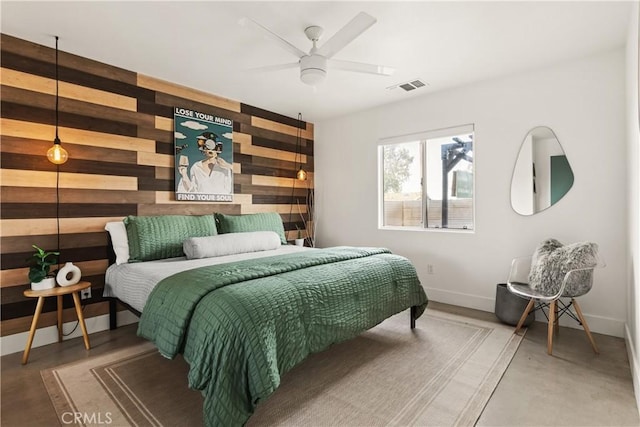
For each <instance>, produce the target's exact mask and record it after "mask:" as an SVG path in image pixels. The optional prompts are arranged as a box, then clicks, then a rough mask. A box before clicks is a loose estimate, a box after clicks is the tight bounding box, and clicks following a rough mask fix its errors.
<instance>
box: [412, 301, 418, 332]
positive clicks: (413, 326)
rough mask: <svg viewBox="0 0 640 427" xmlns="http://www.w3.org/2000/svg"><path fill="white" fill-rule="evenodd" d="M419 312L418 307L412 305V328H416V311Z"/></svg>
mask: <svg viewBox="0 0 640 427" xmlns="http://www.w3.org/2000/svg"><path fill="white" fill-rule="evenodd" d="M417 312H418V307H417V306H415V305H413V306H411V329H415V328H416V313H417Z"/></svg>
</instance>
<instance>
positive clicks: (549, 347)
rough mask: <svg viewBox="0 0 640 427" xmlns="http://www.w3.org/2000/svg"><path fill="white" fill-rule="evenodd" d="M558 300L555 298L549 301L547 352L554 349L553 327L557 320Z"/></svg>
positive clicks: (549, 352)
mask: <svg viewBox="0 0 640 427" xmlns="http://www.w3.org/2000/svg"><path fill="white" fill-rule="evenodd" d="M556 306H557V301H556V300H553V301H551V302H550V303H549V324H548V325H547V354H551V352H552V350H553V329H554V323H555V322H556V318H555V314H556Z"/></svg>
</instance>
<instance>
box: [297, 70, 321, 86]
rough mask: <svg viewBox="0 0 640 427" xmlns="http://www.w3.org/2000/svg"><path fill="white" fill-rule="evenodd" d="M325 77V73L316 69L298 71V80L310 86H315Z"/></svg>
mask: <svg viewBox="0 0 640 427" xmlns="http://www.w3.org/2000/svg"><path fill="white" fill-rule="evenodd" d="M326 77H327V72H326V71H324V70H320V69H318V68H307V69H306V70H301V71H300V80H302V82H303V83H306V84H308V85H310V86H317V85H319V84H320V83H322V82H323V81H324V79H325V78H326Z"/></svg>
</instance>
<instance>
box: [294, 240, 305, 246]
mask: <svg viewBox="0 0 640 427" xmlns="http://www.w3.org/2000/svg"><path fill="white" fill-rule="evenodd" d="M295 243H296V246H304V239H296V240H295Z"/></svg>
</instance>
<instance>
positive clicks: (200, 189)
mask: <svg viewBox="0 0 640 427" xmlns="http://www.w3.org/2000/svg"><path fill="white" fill-rule="evenodd" d="M197 140H198V150H200V153H202V155H203V156H204V159H202V160H200V161H199V162H196V163H195V164H194V165H193V166H192V167H191V170H190V174H189V175H187V169H188V167H189V159H188V157H187V156H181V157H180V162H179V166H178V172H179V173H180V177H181V178H180V182H179V183H178V189H177V192H179V193H202V194H232V190H233V189H232V188H231V185H232V184H231V183H232V182H233V181H232V177H233V167H232V165H230V164H229V163H228V162H227V161H226V160H224V159H223V158H222V157H219V154H220V153H222V147H223V144H222V142H220V141H219V139H218V135H216V134H215V133H213V132H204V133H202V134H201V135H200V136H198V137H197Z"/></svg>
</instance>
